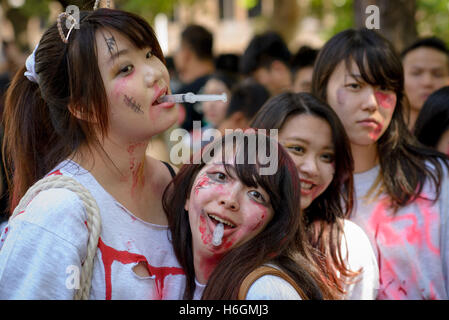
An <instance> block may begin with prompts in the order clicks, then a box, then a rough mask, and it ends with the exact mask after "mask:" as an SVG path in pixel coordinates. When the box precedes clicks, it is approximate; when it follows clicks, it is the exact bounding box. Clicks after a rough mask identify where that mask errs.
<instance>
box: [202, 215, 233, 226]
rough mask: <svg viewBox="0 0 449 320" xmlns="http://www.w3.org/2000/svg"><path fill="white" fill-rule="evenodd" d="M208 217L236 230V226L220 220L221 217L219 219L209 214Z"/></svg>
mask: <svg viewBox="0 0 449 320" xmlns="http://www.w3.org/2000/svg"><path fill="white" fill-rule="evenodd" d="M208 216H209V217H210V218H212V219H215V220H217V221H218V222H221V223H223V224H225V225H227V226H230V227H231V228H235V225H234V224H232V223H231V222H229V221H226V220H223V219H221V218H219V217H217V216H214V215H213V214H208Z"/></svg>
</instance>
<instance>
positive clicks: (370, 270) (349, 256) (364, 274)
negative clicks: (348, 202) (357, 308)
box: [341, 220, 379, 300]
mask: <svg viewBox="0 0 449 320" xmlns="http://www.w3.org/2000/svg"><path fill="white" fill-rule="evenodd" d="M343 232H344V236H343V239H342V241H341V253H342V257H346V263H347V266H348V268H349V270H351V271H359V270H361V272H360V273H359V274H358V275H357V277H356V278H355V279H351V283H350V284H348V285H347V286H346V287H345V290H346V294H345V297H344V299H346V300H374V299H376V296H377V290H378V288H379V268H378V266H377V260H376V256H375V255H374V251H373V248H372V247H371V243H370V242H369V239H368V236H367V235H366V233H365V232H364V231H363V230H362V229H361V228H360V227H359V226H357V225H356V224H355V223H353V222H351V221H349V220H344V227H343Z"/></svg>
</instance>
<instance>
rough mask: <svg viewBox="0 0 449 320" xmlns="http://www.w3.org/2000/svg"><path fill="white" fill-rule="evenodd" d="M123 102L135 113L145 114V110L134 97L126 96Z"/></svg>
mask: <svg viewBox="0 0 449 320" xmlns="http://www.w3.org/2000/svg"><path fill="white" fill-rule="evenodd" d="M123 101H124V102H125V104H126V105H127V106H128V107H130V108H131V110H133V111H134V112H135V113H140V114H143V110H142V107H141V106H140V104H139V103H137V102H136V100H135V99H134V98H133V97H129V96H127V95H126V94H125V97H124V99H123Z"/></svg>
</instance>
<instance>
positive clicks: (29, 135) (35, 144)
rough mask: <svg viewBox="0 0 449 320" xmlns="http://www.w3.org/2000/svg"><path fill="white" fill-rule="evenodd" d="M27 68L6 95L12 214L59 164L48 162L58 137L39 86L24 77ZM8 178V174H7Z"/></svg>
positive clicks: (5, 152) (6, 155) (5, 156)
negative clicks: (31, 189) (27, 194)
mask: <svg viewBox="0 0 449 320" xmlns="http://www.w3.org/2000/svg"><path fill="white" fill-rule="evenodd" d="M24 72H25V67H23V68H21V69H20V70H19V71H17V73H16V74H15V76H14V78H13V80H12V82H11V86H10V87H9V88H8V90H7V92H6V100H5V110H4V116H3V119H4V120H3V121H4V123H3V124H4V128H5V135H4V142H3V161H4V165H5V167H6V168H10V170H11V172H12V174H13V179H12V181H11V180H10V179H8V186H9V190H10V194H9V207H10V212H12V211H13V210H14V208H15V207H16V206H17V204H18V201H19V200H20V198H21V197H22V196H23V195H24V194H25V192H26V190H27V189H28V188H29V187H30V186H31V185H33V183H34V182H36V181H37V180H39V179H40V178H42V177H43V176H44V175H45V174H46V173H48V171H49V170H51V169H52V167H54V166H55V165H56V164H57V163H59V162H60V161H61V160H62V159H63V158H64V156H65V155H64V156H63V155H61V157H60V158H59V159H56V158H53V159H51V160H52V161H48V159H49V156H50V154H54V152H50V150H51V149H52V147H53V145H54V143H55V140H56V134H55V131H54V129H53V126H52V125H51V120H50V116H49V112H48V108H47V106H46V103H45V101H44V100H43V99H42V97H41V94H40V90H39V86H38V84H37V83H34V82H31V81H30V80H28V79H27V78H26V77H25V76H24ZM7 176H8V175H7Z"/></svg>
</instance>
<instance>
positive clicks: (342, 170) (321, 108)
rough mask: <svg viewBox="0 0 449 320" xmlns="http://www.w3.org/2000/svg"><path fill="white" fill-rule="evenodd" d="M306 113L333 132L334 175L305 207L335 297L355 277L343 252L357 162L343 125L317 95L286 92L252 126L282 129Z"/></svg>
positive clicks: (270, 102)
mask: <svg viewBox="0 0 449 320" xmlns="http://www.w3.org/2000/svg"><path fill="white" fill-rule="evenodd" d="M302 114H304V115H312V116H314V117H318V118H320V119H322V120H324V121H326V123H328V124H329V126H330V128H331V131H332V143H333V146H334V153H335V174H334V177H333V179H332V182H331V183H330V185H329V186H328V187H327V189H326V190H325V191H324V192H323V193H322V194H321V195H320V196H318V197H317V198H316V199H315V200H314V201H313V202H312V203H311V204H310V205H309V207H307V208H306V209H304V212H303V214H304V218H305V219H306V223H307V236H308V240H309V241H310V243H311V244H312V246H313V247H314V248H315V249H316V251H315V254H314V260H315V262H316V263H317V265H319V267H320V268H321V271H322V274H323V275H324V276H325V277H327V278H328V279H327V280H328V282H329V285H330V287H331V289H333V290H334V291H335V297H338V296H339V295H340V294H343V293H344V282H345V281H344V280H345V277H350V276H355V274H353V273H352V272H351V271H350V270H348V269H347V268H346V265H345V263H344V259H343V258H342V253H341V239H342V235H343V219H345V218H349V216H350V213H351V211H352V207H353V189H354V187H353V185H354V183H353V170H354V162H353V159H352V155H351V149H350V144H349V139H348V136H347V135H346V132H345V129H344V127H343V124H342V123H341V121H340V119H339V118H338V115H337V114H336V113H335V112H334V111H333V110H332V109H331V108H330V107H329V106H328V105H327V104H326V103H325V102H323V101H320V100H319V99H317V98H316V97H314V96H313V95H311V94H308V93H290V92H286V93H283V94H280V95H278V96H275V97H273V98H271V99H270V100H268V101H267V102H266V103H265V104H264V106H263V107H262V109H261V110H260V111H259V112H258V113H257V114H256V116H255V117H254V119H253V122H252V123H251V127H253V128H258V129H278V130H279V131H282V128H283V126H284V124H285V122H286V121H287V120H288V119H290V118H292V117H295V116H298V115H302ZM337 272H339V273H340V276H338V274H337Z"/></svg>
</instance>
